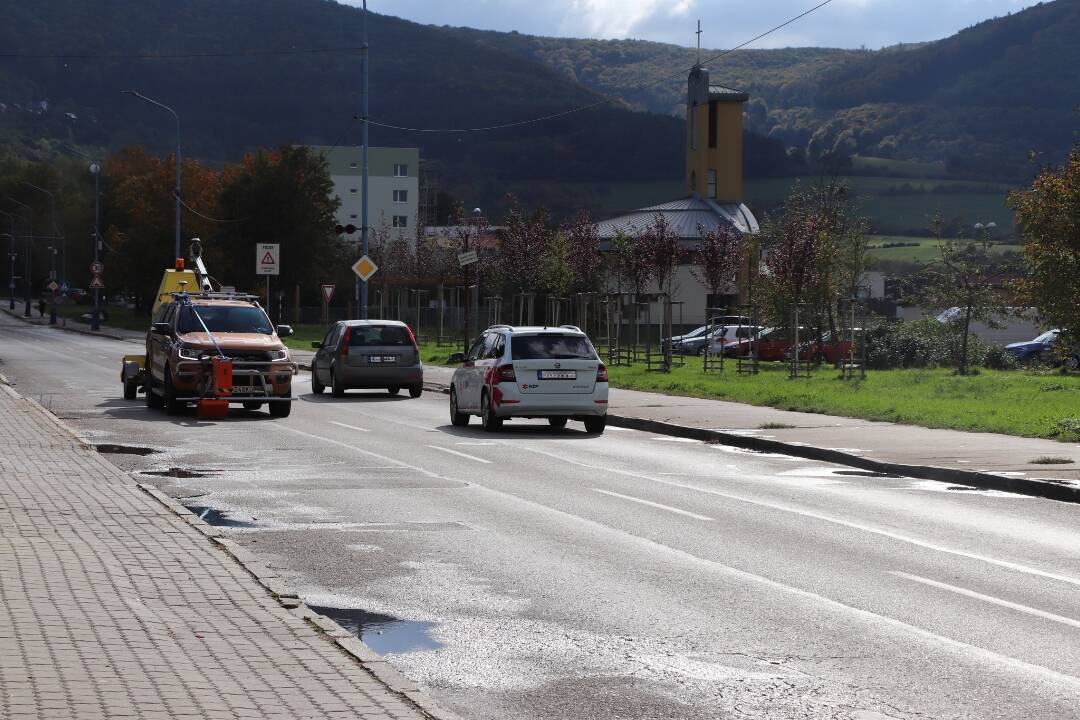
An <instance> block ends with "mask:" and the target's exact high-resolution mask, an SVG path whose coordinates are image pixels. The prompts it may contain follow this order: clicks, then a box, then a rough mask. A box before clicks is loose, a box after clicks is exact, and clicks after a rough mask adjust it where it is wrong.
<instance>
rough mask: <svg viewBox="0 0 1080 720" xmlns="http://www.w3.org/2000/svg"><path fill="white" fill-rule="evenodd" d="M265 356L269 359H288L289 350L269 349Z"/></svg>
mask: <svg viewBox="0 0 1080 720" xmlns="http://www.w3.org/2000/svg"><path fill="white" fill-rule="evenodd" d="M267 356H268V357H269V358H270V359H271V360H288V359H289V351H288V350H271V351H270V352H269V353H268V354H267Z"/></svg>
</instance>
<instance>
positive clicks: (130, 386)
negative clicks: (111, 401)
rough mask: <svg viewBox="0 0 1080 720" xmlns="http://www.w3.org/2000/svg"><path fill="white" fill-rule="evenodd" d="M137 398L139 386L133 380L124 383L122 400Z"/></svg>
mask: <svg viewBox="0 0 1080 720" xmlns="http://www.w3.org/2000/svg"><path fill="white" fill-rule="evenodd" d="M138 396H139V384H138V383H137V382H135V381H134V380H125V381H124V399H125V400H134V399H135V398H136V397H138Z"/></svg>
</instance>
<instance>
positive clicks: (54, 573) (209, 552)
mask: <svg viewBox="0 0 1080 720" xmlns="http://www.w3.org/2000/svg"><path fill="white" fill-rule="evenodd" d="M154 492H156V491H154ZM156 498H159V499H156ZM163 501H164V502H163ZM166 502H168V501H167V499H165V498H164V497H163V496H160V494H157V495H156V496H155V495H154V494H152V492H151V491H150V490H149V489H144V488H143V487H141V486H139V485H138V484H136V483H135V481H134V480H133V479H132V478H130V477H129V476H127V475H126V474H124V473H123V472H121V471H120V470H119V469H117V468H116V467H115V466H113V465H111V464H110V463H109V462H108V461H106V460H105V459H104V458H102V457H101V456H100V455H98V453H97V452H96V451H93V450H91V449H88V448H87V447H86V446H85V445H83V444H82V443H81V442H80V441H78V440H77V439H75V437H74V435H73V434H72V433H70V431H68V430H67V429H66V428H65V427H63V426H62V424H61V423H60V422H59V421H57V420H56V419H55V418H53V417H52V416H51V415H49V414H48V413H47V412H45V411H44V410H43V409H42V408H41V407H40V406H38V405H37V404H36V403H33V402H32V401H30V400H27V399H24V398H22V397H21V396H19V395H18V394H17V393H16V392H15V391H14V390H13V389H12V388H10V387H9V386H8V385H6V384H2V383H0V717H3V718H44V717H58V718H61V717H62V718H120V717H138V718H242V717H252V718H256V717H258V718H271V717H275V718H329V717H341V718H379V719H383V718H410V719H411V718H424V717H428V715H425V713H424V712H422V711H421V710H420V709H418V706H417V704H416V702H419V703H421V704H424V705H425V707H428V709H429V711H430V713H431V715H433V716H436V717H438V716H444V717H447V715H444V714H442V713H440V712H439V711H437V710H433V709H432V708H431V707H429V706H428V705H427V703H428V700H427V698H426V697H425V696H424V695H422V694H421V693H419V692H418V690H417V688H416V687H415V686H414V685H411V684H410V683H409V682H408V681H407V680H406V679H405V678H403V677H401V676H400V675H398V674H397V673H396V672H394V671H393V670H392V668H389V666H388V665H387V664H386V663H385V662H382V661H381V658H379V657H378V656H377V655H375V654H374V653H372V652H371V651H370V650H368V649H367V648H366V647H365V646H364V645H363V644H362V643H360V642H359V641H358V640H356V639H355V638H353V637H351V636H349V635H348V633H345V632H344V631H343V630H341V628H338V627H337V626H336V625H334V624H333V623H331V622H329V621H326V619H325V618H322V617H321V616H318V615H315V614H314V613H312V612H311V611H310V610H308V609H307V608H306V607H305V606H304V605H302V604H300V602H299V600H297V599H296V597H295V594H294V593H291V592H290V591H289V590H288V589H286V588H285V587H284V586H282V585H281V581H280V580H279V579H277V578H276V577H275V576H274V574H273V573H272V572H271V571H270V570H269V569H267V568H266V567H265V566H261V569H260V566H258V565H257V564H256V563H255V562H254V559H253V558H252V557H251V556H246V557H245V555H246V553H244V551H243V550H242V549H239V548H237V547H235V546H234V547H230V545H231V543H230V541H228V540H221V539H220V538H215V537H214V536H215V535H216V532H215V531H214V530H213V528H210V527H209V526H207V525H205V524H203V523H202V522H200V521H198V520H197V519H196V518H195V516H193V515H190V514H187V515H186V516H183V515H181V514H179V513H178V512H177V510H178V509H179V506H177V505H175V503H170V504H169V505H167V504H166ZM252 573H259V579H256V578H255V577H254V576H253V574H252ZM268 587H269V588H272V589H274V590H275V593H274V594H271V592H270V591H269V590H268V589H267V588H268ZM275 595H276V597H275ZM316 624H317V625H318V627H316ZM376 674H377V675H379V677H382V678H384V679H386V680H388V681H389V682H390V684H391V685H394V686H395V687H394V689H391V687H390V686H388V684H387V682H384V681H383V680H380V679H379V678H378V677H376V676H375V675H376ZM414 700H415V701H416V702H414Z"/></svg>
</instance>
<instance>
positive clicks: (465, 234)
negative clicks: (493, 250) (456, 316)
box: [446, 203, 488, 352]
mask: <svg viewBox="0 0 1080 720" xmlns="http://www.w3.org/2000/svg"><path fill="white" fill-rule="evenodd" d="M450 217H451V220H452V226H451V227H450V228H448V230H447V234H446V241H447V247H448V248H451V249H452V252H453V254H454V255H455V256H456V255H457V254H459V253H463V252H468V251H470V250H475V251H476V252H477V253H482V252H483V250H484V248H482V247H481V244H482V243H481V240H482V238H483V237H484V235H485V234H486V233H487V230H488V221H487V218H486V217H484V216H483V215H479V214H476V213H466V212H465V206H464V205H461V204H460V203H459V204H458V205H457V206H455V207H454V211H453V213H452V214H451V216H450ZM480 264H481V263H478V262H477V263H472V264H470V265H466V266H465V267H464V268H463V274H464V276H465V277H464V280H465V287H466V288H467V290H466V295H465V324H464V325H463V326H462V328H461V341H462V345H463V347H464V350H465V351H466V352H467V351H468V349H469V342H470V339H471V338H470V337H469V332H470V330H471V327H472V302H471V300H472V298H473V297H475V298H477V299H478V298H479V292H480V274H481V273H480V270H479V268H478V267H477V266H478V265H480Z"/></svg>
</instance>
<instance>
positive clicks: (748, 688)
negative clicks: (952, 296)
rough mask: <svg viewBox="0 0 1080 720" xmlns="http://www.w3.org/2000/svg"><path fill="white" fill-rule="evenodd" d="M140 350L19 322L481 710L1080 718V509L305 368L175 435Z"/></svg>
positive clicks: (49, 400) (374, 627)
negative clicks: (138, 370) (134, 365)
mask: <svg viewBox="0 0 1080 720" xmlns="http://www.w3.org/2000/svg"><path fill="white" fill-rule="evenodd" d="M135 349H137V346H135V345H133V344H131V343H122V342H118V341H113V340H107V339H103V338H91V337H86V336H81V335H75V334H71V333H63V332H60V331H57V330H52V329H48V328H38V327H28V326H26V325H23V324H21V323H19V322H18V321H15V320H13V319H11V318H8V317H6V316H0V361H2V364H0V372H3V373H4V374H5V375H7V376H8V377H9V378H12V379H13V380H15V381H16V382H17V387H18V389H19V390H20V391H21V392H23V393H24V394H26V395H29V396H31V397H34V398H35V399H38V400H40V401H41V402H42V403H43V404H44V405H46V406H47V407H49V408H51V409H52V410H53V411H54V412H55V413H57V414H58V415H59V416H61V417H63V418H65V419H67V421H68V422H69V423H71V424H72V425H74V426H75V427H76V428H77V429H79V430H80V431H81V432H82V433H84V434H85V435H86V436H87V438H88V439H90V440H91V441H93V442H97V443H112V444H122V445H128V446H138V447H147V448H153V449H155V450H157V451H159V452H155V453H153V454H150V455H145V456H139V455H129V454H110V455H109V457H110V459H112V460H113V461H114V462H116V463H117V464H118V465H120V466H121V467H123V468H125V469H127V470H129V471H131V472H132V473H134V474H136V475H137V477H139V478H140V480H143V481H147V480H149V481H151V482H154V483H156V484H157V485H159V486H161V487H162V488H163V489H164V490H165V491H166V492H168V493H170V494H171V495H173V496H176V497H179V498H182V499H183V502H184V503H185V504H187V505H190V506H197V507H200V508H204V507H205V508H211V509H212V511H211V513H210V514H208V517H209V518H211V519H213V518H214V517H215V515H216V514H219V513H220V514H221V515H222V516H223V517H224V518H225V520H226V521H228V522H231V523H235V524H236V527H232V528H229V529H227V532H229V533H231V534H233V535H234V536H235V537H236V538H237V539H238V540H239V541H240V542H241V543H243V544H244V545H245V546H247V547H248V549H250V550H251V551H253V552H255V553H256V554H257V555H258V556H260V557H261V558H262V559H264V560H266V561H268V562H269V563H270V564H271V565H273V566H274V567H276V568H279V569H280V570H281V571H282V572H283V573H284V574H286V575H288V576H289V577H291V581H292V584H293V585H294V586H296V588H297V589H298V590H299V592H300V594H301V596H302V598H303V599H304V600H305V601H306V602H308V603H309V604H312V605H316V606H323V607H331V608H349V609H353V611H354V612H353V613H352V614H351V615H350V616H349V617H346V616H345V615H343V614H341V613H340V612H339V613H338V615H339V616H340V617H341V618H342V620H341V621H342V622H343V624H350V623H351V622H352V623H355V625H356V627H358V629H360V630H361V631H362V633H363V636H364V639H365V641H367V642H368V643H369V644H371V645H372V646H373V647H375V649H377V650H380V651H383V652H386V653H387V655H388V659H390V661H391V662H392V663H394V664H395V665H396V666H397V667H398V668H399V669H400V670H401V671H402V672H404V673H405V674H407V675H409V676H411V677H413V678H415V679H416V680H418V681H420V682H421V683H422V684H424V685H425V686H426V687H427V688H428V689H429V690H430V691H431V693H432V694H433V695H434V696H435V697H436V698H437V699H438V700H439V701H440V703H441V704H443V705H445V706H447V707H450V708H452V709H454V710H456V711H457V712H459V713H460V714H461V715H463V716H465V717H466V718H500V719H501V718H567V719H578V718H734V717H740V718H742V717H749V718H770V719H771V718H815V719H816V718H854V719H858V720H875V719H877V720H880V719H881V718H1074V717H1080V534H1078V528H1080V507H1077V506H1074V505H1069V504H1064V503H1058V502H1054V501H1049V500H1041V499H1035V498H1029V497H1023V496H1012V495H1007V494H1004V493H996V492H979V491H971V490H964V489H952V488H950V487H949V486H947V485H943V484H940V483H934V482H927V481H919V480H911V479H905V478H880V477H877V478H872V477H861V476H858V475H852V474H850V473H852V472H855V471H852V470H850V469H848V468H839V467H835V466H830V465H826V464H821V463H813V462H808V461H805V460H801V459H793V458H787V457H780V456H768V455H759V454H752V453H746V452H736V451H733V450H732V449H730V448H724V447H718V446H709V445H705V444H702V443H698V442H678V441H674V440H672V439H671V438H661V437H654V436H652V435H650V434H647V433H639V432H634V431H627V430H619V429H610V428H609V430H608V432H607V433H606V434H605V435H603V436H602V437H599V438H595V437H590V436H587V435H585V433H584V432H583V431H582V430H581V429H580V425H578V424H575V423H571V424H570V426H569V427H568V428H567V429H566V430H553V429H551V428H549V427H548V426H547V425H546V424H541V423H534V422H520V423H509V424H507V425H506V427H505V431H504V432H502V433H499V434H495V435H490V434H486V433H484V432H483V431H481V430H480V429H479V427H476V426H475V425H474V426H471V427H468V428H463V429H459V428H452V427H451V426H450V424H449V418H448V412H447V400H446V397H445V396H444V395H438V394H432V393H427V394H425V395H424V397H423V398H421V399H419V400H410V399H407V397H403V398H390V397H389V396H387V395H386V394H385V393H368V394H361V393H357V394H356V395H355V396H353V395H350V396H348V397H346V398H345V399H343V400H334V399H332V398H331V397H329V395H324V396H313V395H311V394H310V388H309V385H308V379H307V376H306V375H302V376H301V377H300V378H299V379H298V383H297V386H296V390H297V394H298V395H299V400H298V402H297V403H296V404H295V407H294V409H293V414H292V416H291V417H290V418H288V419H285V420H272V419H270V417H269V416H268V415H267V414H266V413H265V412H257V413H256V412H253V413H247V412H241V411H234V413H233V414H232V415H231V416H230V417H229V418H228V419H226V420H223V421H212V422H208V421H200V420H197V419H196V418H195V417H194V416H193V415H190V416H186V417H181V418H169V417H166V416H165V415H164V413H162V412H160V411H151V410H147V409H146V408H145V407H144V405H143V402H142V400H141V399H140V400H139V401H124V400H123V399H122V397H121V387H120V383H119V372H120V355H122V354H123V353H124V352H132V351H133V350H135ZM147 472H163V473H165V474H164V475H149V474H146V473H147ZM328 612H336V611H328ZM399 620H400V621H402V622H397V621H399Z"/></svg>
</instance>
